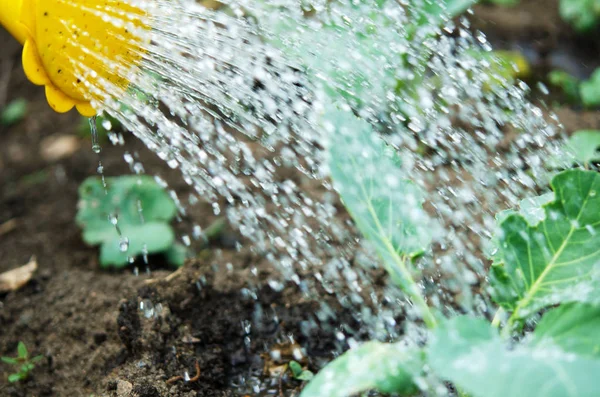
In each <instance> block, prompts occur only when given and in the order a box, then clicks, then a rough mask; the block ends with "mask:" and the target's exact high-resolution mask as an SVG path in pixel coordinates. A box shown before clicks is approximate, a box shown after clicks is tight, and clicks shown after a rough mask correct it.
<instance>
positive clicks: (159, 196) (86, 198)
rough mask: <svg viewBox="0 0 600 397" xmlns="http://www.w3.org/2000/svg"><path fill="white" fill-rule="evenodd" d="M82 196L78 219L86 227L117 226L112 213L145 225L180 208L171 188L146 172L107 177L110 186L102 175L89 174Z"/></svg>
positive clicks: (121, 220) (121, 219) (124, 220)
mask: <svg viewBox="0 0 600 397" xmlns="http://www.w3.org/2000/svg"><path fill="white" fill-rule="evenodd" d="M79 198H80V201H79V211H78V213H77V218H76V220H77V223H78V224H79V225H80V226H81V227H83V228H84V229H103V228H112V229H114V226H113V225H112V224H111V223H110V222H109V221H108V220H109V215H111V214H113V215H116V216H117V218H118V222H119V225H121V224H126V225H141V224H143V223H144V222H152V221H165V222H168V221H170V220H171V219H172V218H173V217H174V216H175V214H176V212H177V207H176V206H175V203H174V202H173V200H172V199H171V197H169V195H168V194H167V192H165V191H164V189H163V188H162V187H160V186H159V185H158V184H157V183H156V182H155V181H154V179H153V178H151V177H149V176H146V175H136V176H121V177H117V178H106V189H105V188H104V185H103V183H102V179H101V178H99V177H90V178H87V179H86V180H85V181H84V182H83V183H82V184H81V186H80V187H79ZM140 207H141V215H142V216H140ZM142 217H143V220H142ZM96 244H97V243H96Z"/></svg>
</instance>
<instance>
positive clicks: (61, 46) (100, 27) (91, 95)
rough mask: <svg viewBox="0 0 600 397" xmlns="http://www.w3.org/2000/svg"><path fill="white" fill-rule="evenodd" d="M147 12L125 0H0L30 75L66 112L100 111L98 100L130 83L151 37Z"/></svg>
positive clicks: (1, 18)
mask: <svg viewBox="0 0 600 397" xmlns="http://www.w3.org/2000/svg"><path fill="white" fill-rule="evenodd" d="M143 17H144V12H143V10H141V9H140V8H138V7H136V6H134V5H132V4H129V3H128V2H127V1H123V0H0V23H1V24H2V25H3V26H4V27H5V28H6V29H7V30H8V31H9V32H10V33H11V34H12V35H13V36H14V37H15V38H16V39H17V40H19V42H21V43H22V44H23V69H24V70H25V74H26V75H27V78H28V79H29V80H30V81H31V82H32V83H34V84H37V85H43V86H45V89H46V98H47V100H48V104H49V105H50V106H51V107H52V108H53V109H54V110H55V111H57V112H60V113H63V112H67V111H69V110H71V109H72V108H73V107H74V106H75V107H76V108H77V110H78V111H79V113H81V114H82V115H84V116H87V117H91V116H93V115H95V114H96V109H94V107H93V106H92V104H91V102H92V101H97V102H98V103H99V102H102V101H103V99H105V98H106V97H107V96H113V97H114V96H116V95H118V94H120V93H122V92H124V91H125V89H126V88H127V85H128V84H129V81H128V78H127V77H126V76H129V73H130V72H131V71H132V69H133V68H135V67H136V66H137V65H139V62H140V60H141V58H142V56H143V45H142V43H143V42H144V41H145V40H143V39H142V38H141V36H144V35H143V34H141V32H142V31H143V30H145V26H146V25H145V24H144V22H143V20H142V19H143Z"/></svg>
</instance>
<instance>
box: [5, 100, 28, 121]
mask: <svg viewBox="0 0 600 397" xmlns="http://www.w3.org/2000/svg"><path fill="white" fill-rule="evenodd" d="M26 113H27V100H25V99H23V98H19V99H15V100H14V101H12V102H10V103H9V104H8V105H6V107H5V108H4V109H2V110H0V124H2V125H6V126H11V125H13V124H16V123H18V122H19V121H21V120H23V118H24V117H25V114H26Z"/></svg>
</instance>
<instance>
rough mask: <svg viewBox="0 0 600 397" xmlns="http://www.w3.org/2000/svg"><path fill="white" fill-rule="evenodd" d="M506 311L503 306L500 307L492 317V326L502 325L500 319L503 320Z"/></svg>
mask: <svg viewBox="0 0 600 397" xmlns="http://www.w3.org/2000/svg"><path fill="white" fill-rule="evenodd" d="M505 313H506V312H505V311H504V309H503V308H501V307H500V308H498V310H497V311H496V314H495V315H494V318H493V319H492V327H494V328H498V327H499V326H500V321H502V317H504V314H505Z"/></svg>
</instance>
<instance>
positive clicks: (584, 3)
mask: <svg viewBox="0 0 600 397" xmlns="http://www.w3.org/2000/svg"><path fill="white" fill-rule="evenodd" d="M559 13H560V16H561V18H562V19H564V20H565V21H566V22H568V23H570V24H571V25H573V27H575V29H577V30H578V31H580V32H588V31H590V30H591V29H593V28H594V27H595V26H597V25H598V20H599V18H600V0H560V3H559Z"/></svg>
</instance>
